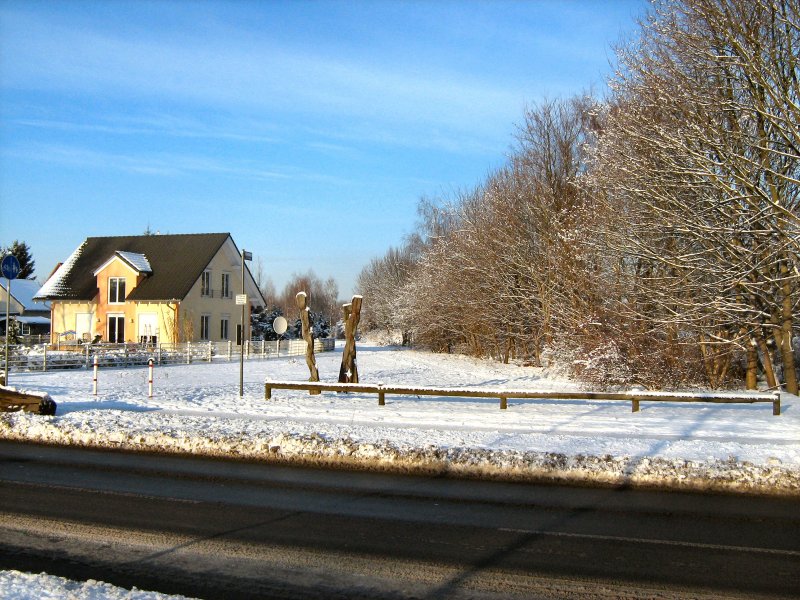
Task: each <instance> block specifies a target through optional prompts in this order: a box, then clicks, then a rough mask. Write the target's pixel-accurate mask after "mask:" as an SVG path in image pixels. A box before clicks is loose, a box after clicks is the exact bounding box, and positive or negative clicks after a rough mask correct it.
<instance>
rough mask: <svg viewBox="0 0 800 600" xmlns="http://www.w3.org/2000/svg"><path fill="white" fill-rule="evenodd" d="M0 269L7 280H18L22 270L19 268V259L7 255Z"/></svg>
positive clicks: (0, 264)
mask: <svg viewBox="0 0 800 600" xmlns="http://www.w3.org/2000/svg"><path fill="white" fill-rule="evenodd" d="M0 269H1V270H2V271H3V277H5V278H6V279H16V278H17V275H19V272H20V271H21V270H22V268H21V267H20V266H19V261H18V260H17V257H16V256H14V255H13V254H7V255H5V256H4V257H3V262H2V263H0Z"/></svg>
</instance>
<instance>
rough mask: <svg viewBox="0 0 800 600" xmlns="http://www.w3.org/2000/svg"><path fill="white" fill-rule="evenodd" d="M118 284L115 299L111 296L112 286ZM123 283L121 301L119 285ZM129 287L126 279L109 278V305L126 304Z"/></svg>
mask: <svg viewBox="0 0 800 600" xmlns="http://www.w3.org/2000/svg"><path fill="white" fill-rule="evenodd" d="M112 282H116V294H115V298H112V296H111V284H112ZM120 282H122V300H120V299H119V284H120ZM127 288H128V286H127V285H126V281H125V278H124V277H109V278H108V303H109V304H125V296H127V291H128V289H127Z"/></svg>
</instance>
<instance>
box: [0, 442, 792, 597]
mask: <svg viewBox="0 0 800 600" xmlns="http://www.w3.org/2000/svg"><path fill="white" fill-rule="evenodd" d="M0 569H18V570H24V571H32V572H40V571H45V572H48V573H51V574H55V575H61V576H65V577H70V578H73V579H79V580H85V579H98V580H103V581H107V582H110V583H114V584H116V585H120V586H124V587H128V588H131V587H134V586H136V587H138V588H139V589H148V590H157V591H161V592H165V593H171V594H184V595H188V596H194V597H199V598H207V599H211V598H292V599H294V598H305V599H315V598H334V599H335V598H353V599H358V598H388V599H395V598H396V599H400V598H425V599H427V598H431V599H432V598H620V597H623V598H656V597H657V598H688V597H691V598H720V597H740V598H757V597H765V598H767V597H769V598H774V597H788V598H793V597H794V598H800V499H785V498H784V499H779V498H759V497H742V496H728V495H701V494H688V493H664V492H653V491H641V490H630V489H589V488H576V487H565V486H542V485H528V484H510V483H493V482H479V481H461V480H455V479H447V478H433V479H431V478H421V477H409V476H396V475H386V474H370V473H354V472H344V471H324V470H312V469H297V468H289V467H279V466H270V465H264V464H255V463H246V462H234V461H222V460H208V459H199V458H188V457H168V456H153V455H142V454H138V455H137V454H124V453H117V452H97V451H86V450H77V449H72V448H48V447H42V446H33V445H23V444H15V443H10V442H0Z"/></svg>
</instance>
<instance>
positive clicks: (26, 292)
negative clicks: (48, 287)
mask: <svg viewBox="0 0 800 600" xmlns="http://www.w3.org/2000/svg"><path fill="white" fill-rule="evenodd" d="M6 281H7V280H6V279H5V278H2V279H0V287H2V288H3V289H4V290H5V289H6ZM40 287H41V286H40V285H39V282H38V281H34V280H33V279H12V280H11V297H12V298H13V299H14V300H16V301H17V302H19V303H20V304H21V305H22V307H23V310H25V311H32V312H50V303H48V302H44V303H42V302H38V303H37V302H34V298H35V297H36V293H37V292H38V291H39V288H40ZM2 312H3V314H5V305H3V307H2Z"/></svg>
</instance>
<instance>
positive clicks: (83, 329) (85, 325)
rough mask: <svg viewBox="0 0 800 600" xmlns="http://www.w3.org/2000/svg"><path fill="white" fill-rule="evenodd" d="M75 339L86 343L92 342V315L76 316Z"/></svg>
mask: <svg viewBox="0 0 800 600" xmlns="http://www.w3.org/2000/svg"><path fill="white" fill-rule="evenodd" d="M75 339H76V340H81V341H84V342H91V341H92V313H77V314H76V315H75Z"/></svg>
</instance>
